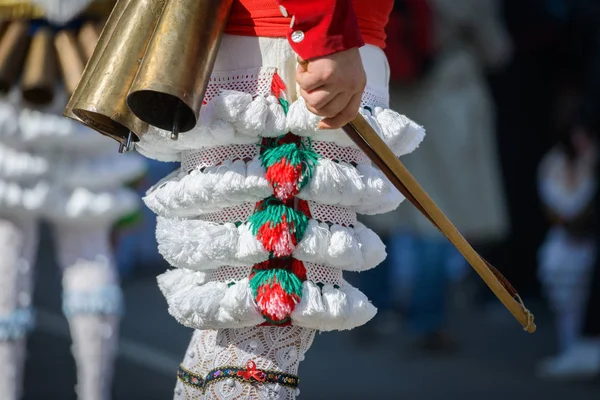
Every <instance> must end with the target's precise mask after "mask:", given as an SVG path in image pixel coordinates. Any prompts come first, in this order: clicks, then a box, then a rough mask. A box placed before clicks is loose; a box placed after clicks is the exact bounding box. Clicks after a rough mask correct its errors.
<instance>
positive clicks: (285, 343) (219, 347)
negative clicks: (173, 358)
mask: <svg viewBox="0 0 600 400" xmlns="http://www.w3.org/2000/svg"><path fill="white" fill-rule="evenodd" d="M314 337H315V330H313V329H306V328H300V327H297V326H288V327H275V326H272V327H258V326H257V327H250V328H240V329H220V330H196V331H195V332H194V335H193V336H192V340H191V342H190V345H189V347H188V350H187V353H186V356H185V358H184V360H183V363H182V366H183V367H184V368H185V369H186V370H188V371H190V372H192V373H194V374H195V375H198V376H201V377H206V375H207V374H208V372H209V371H210V370H212V369H214V368H218V367H224V366H231V367H245V366H246V363H247V362H248V361H254V362H255V363H256V367H257V368H259V369H263V370H276V371H281V372H285V373H287V374H292V375H297V374H298V366H299V364H300V361H302V360H304V355H305V353H306V352H307V351H308V349H309V347H310V346H311V344H312V342H313V339H314ZM298 392H299V390H292V389H289V388H287V387H284V386H280V385H273V384H250V383H246V382H240V381H237V380H232V379H230V380H224V381H219V382H216V383H213V384H210V385H208V386H207V388H206V391H205V392H204V393H202V391H201V390H199V389H197V388H195V387H193V386H191V385H187V384H184V383H183V382H182V381H181V380H178V381H177V384H176V386H175V397H174V399H175V400H224V399H227V400H230V399H232V400H233V399H239V400H241V399H253V400H271V399H276V400H293V399H295V398H296V394H297V393H298Z"/></svg>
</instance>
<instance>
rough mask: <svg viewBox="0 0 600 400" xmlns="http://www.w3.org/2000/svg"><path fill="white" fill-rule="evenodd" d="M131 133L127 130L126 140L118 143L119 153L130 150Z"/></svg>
mask: <svg viewBox="0 0 600 400" xmlns="http://www.w3.org/2000/svg"><path fill="white" fill-rule="evenodd" d="M132 137H133V134H132V133H131V131H129V134H128V135H127V142H125V144H123V143H119V153H121V154H122V153H127V152H128V151H131V140H132Z"/></svg>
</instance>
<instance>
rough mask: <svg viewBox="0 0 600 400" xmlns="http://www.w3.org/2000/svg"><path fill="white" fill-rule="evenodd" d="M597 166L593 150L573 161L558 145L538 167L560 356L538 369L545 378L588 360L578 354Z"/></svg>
mask: <svg viewBox="0 0 600 400" xmlns="http://www.w3.org/2000/svg"><path fill="white" fill-rule="evenodd" d="M596 162H597V155H596V151H595V149H594V146H590V147H589V148H588V151H587V154H585V155H583V156H577V157H575V158H573V159H570V158H569V157H568V155H567V153H566V152H565V150H564V149H563V148H561V147H560V146H556V147H555V148H553V149H552V150H551V151H550V152H549V153H548V154H547V155H546V156H545V157H544V159H543V160H542V163H541V164H540V168H539V177H538V182H539V183H538V186H539V193H540V198H541V200H542V202H543V204H544V206H545V207H546V209H547V211H548V215H549V216H550V218H551V221H552V223H553V226H552V227H551V229H550V231H549V233H548V236H547V237H546V240H545V242H544V243H543V245H542V247H541V248H540V251H539V279H540V281H541V282H542V284H543V287H544V289H545V292H546V295H547V296H548V299H549V301H550V305H551V307H552V308H553V310H554V312H555V316H556V323H557V334H558V335H557V336H558V340H559V354H558V356H557V357H554V358H551V359H548V360H545V361H543V362H542V363H541V365H540V368H539V374H540V375H542V376H554V375H557V376H558V375H560V373H561V371H562V370H563V369H566V368H572V365H573V362H574V361H576V360H574V358H577V359H578V360H579V362H581V363H583V362H584V360H585V359H587V358H589V356H588V355H585V354H579V355H578V354H575V353H577V351H575V350H576V349H577V348H578V346H577V344H578V342H579V341H580V339H581V329H582V326H581V324H582V317H583V313H584V311H585V305H586V301H587V296H588V292H589V280H590V273H591V270H592V268H593V265H594V262H595V260H596V256H597V249H596V248H595V243H596V240H595V238H594V236H593V235H594V228H593V226H592V225H591V224H592V223H593V222H592V221H594V218H593V217H591V216H590V212H592V210H593V201H594V197H595V196H596V195H597V190H598V187H597V182H598V181H597V176H596V174H595V171H596ZM596 351H597V350H596ZM591 352H593V351H591ZM582 367H583V366H582Z"/></svg>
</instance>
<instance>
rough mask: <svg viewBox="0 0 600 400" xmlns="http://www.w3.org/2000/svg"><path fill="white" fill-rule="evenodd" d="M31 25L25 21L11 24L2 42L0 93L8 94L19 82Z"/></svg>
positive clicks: (0, 48)
mask: <svg viewBox="0 0 600 400" xmlns="http://www.w3.org/2000/svg"><path fill="white" fill-rule="evenodd" d="M28 29H29V25H28V24H27V22H25V21H14V22H11V23H10V24H9V25H8V27H7V28H6V29H5V31H4V32H3V34H2V39H1V40H0V93H2V94H5V93H7V92H8V91H9V90H10V89H11V88H12V87H13V85H14V84H15V83H16V82H17V81H18V77H19V75H20V73H21V68H22V66H23V61H24V59H25V56H26V55H27V48H28V47H29V46H28V44H29V34H28Z"/></svg>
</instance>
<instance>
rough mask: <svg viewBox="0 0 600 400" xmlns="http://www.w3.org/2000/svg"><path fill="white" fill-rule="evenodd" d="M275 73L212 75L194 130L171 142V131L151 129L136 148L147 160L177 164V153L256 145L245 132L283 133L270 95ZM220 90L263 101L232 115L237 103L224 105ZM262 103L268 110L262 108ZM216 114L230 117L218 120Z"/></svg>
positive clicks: (276, 105) (281, 119)
mask: <svg viewBox="0 0 600 400" xmlns="http://www.w3.org/2000/svg"><path fill="white" fill-rule="evenodd" d="M275 71H276V69H275V68H270V67H269V68H256V69H251V70H246V71H231V72H216V73H213V75H212V76H211V78H210V81H209V83H208V86H207V89H206V93H205V96H204V103H205V104H204V105H203V106H202V108H201V109H200V115H199V116H198V123H197V125H196V127H195V128H194V129H192V130H191V131H189V132H184V133H182V134H180V135H179V139H178V140H176V141H174V140H171V139H170V136H171V133H170V132H167V131H164V130H162V129H158V128H156V127H151V128H150V129H149V131H148V132H147V133H146V134H145V135H144V136H143V137H142V138H141V140H140V141H139V142H138V143H136V144H135V146H136V148H139V152H140V154H143V155H144V156H146V157H148V158H153V159H156V160H159V161H179V160H180V154H179V153H181V152H182V151H185V150H193V149H198V148H202V147H210V146H219V145H229V144H250V143H255V144H256V143H258V142H259V139H258V134H254V133H250V134H249V135H246V134H244V132H246V133H249V132H250V131H252V132H254V131H257V130H266V129H274V130H276V131H279V132H281V134H283V133H284V130H285V115H283V109H282V108H281V106H279V103H278V101H277V99H276V98H275V97H274V96H269V93H270V92H271V82H272V80H273V76H274V75H275ZM223 91H224V92H225V93H229V92H232V93H242V94H244V99H243V100H244V101H246V100H248V98H249V99H250V100H249V101H250V102H252V98H253V97H257V98H260V99H262V100H264V101H261V100H257V102H256V105H255V106H253V107H247V108H246V109H245V113H244V115H243V116H242V115H240V116H233V115H231V114H230V113H229V112H230V111H232V110H233V108H230V109H229V110H228V107H236V104H235V103H233V104H229V103H227V100H228V99H229V97H228V96H225V97H224V98H222V95H221V92H223ZM231 100H235V99H231ZM265 102H266V103H267V109H261V106H264V105H265ZM215 107H216V109H215ZM238 108H239V107H238ZM217 112H219V113H220V114H223V115H227V114H229V116H225V117H224V118H219V117H218V116H217ZM237 130H239V132H238V131H237Z"/></svg>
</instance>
